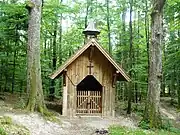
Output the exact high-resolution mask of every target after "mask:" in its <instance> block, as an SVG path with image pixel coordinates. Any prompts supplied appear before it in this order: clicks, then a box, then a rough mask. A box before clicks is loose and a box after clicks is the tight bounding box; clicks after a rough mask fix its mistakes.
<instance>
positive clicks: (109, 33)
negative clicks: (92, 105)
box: [106, 0, 112, 54]
mask: <svg viewBox="0 0 180 135" xmlns="http://www.w3.org/2000/svg"><path fill="white" fill-rule="evenodd" d="M106 10H107V16H106V19H107V30H108V46H109V54H112V46H111V31H110V22H109V17H110V16H109V0H106Z"/></svg>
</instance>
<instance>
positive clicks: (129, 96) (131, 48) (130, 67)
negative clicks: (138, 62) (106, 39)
mask: <svg viewBox="0 0 180 135" xmlns="http://www.w3.org/2000/svg"><path fill="white" fill-rule="evenodd" d="M129 2H130V21H129V36H130V38H129V45H130V46H129V69H130V72H129V75H130V77H132V64H133V63H132V61H133V35H132V34H133V33H132V5H133V0H130V1H129ZM132 85H133V84H132V82H130V83H129V90H128V108H127V114H130V113H131V100H132Z"/></svg>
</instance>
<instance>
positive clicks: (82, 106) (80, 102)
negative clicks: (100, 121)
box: [76, 91, 102, 115]
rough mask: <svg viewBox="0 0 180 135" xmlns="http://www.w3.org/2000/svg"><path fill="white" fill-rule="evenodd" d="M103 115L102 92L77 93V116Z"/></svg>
mask: <svg viewBox="0 0 180 135" xmlns="http://www.w3.org/2000/svg"><path fill="white" fill-rule="evenodd" d="M101 113H102V92H101V91H77V106H76V114H82V115H83V114H85V115H96V114H97V115H98V114H101Z"/></svg>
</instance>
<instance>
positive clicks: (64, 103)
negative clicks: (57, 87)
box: [62, 72, 68, 116]
mask: <svg viewBox="0 0 180 135" xmlns="http://www.w3.org/2000/svg"><path fill="white" fill-rule="evenodd" d="M63 80H64V82H67V77H66V72H64V73H63ZM67 86H68V85H67V84H66V85H63V107H62V108H63V110H62V115H63V116H67Z"/></svg>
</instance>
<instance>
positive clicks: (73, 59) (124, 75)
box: [50, 38, 131, 81]
mask: <svg viewBox="0 0 180 135" xmlns="http://www.w3.org/2000/svg"><path fill="white" fill-rule="evenodd" d="M90 46H95V47H96V48H97V49H98V50H99V51H100V52H101V53H102V54H103V55H104V56H105V57H106V59H107V60H108V61H109V62H110V63H111V64H112V65H113V66H114V67H115V69H116V70H117V73H120V74H121V75H122V76H123V77H124V78H125V80H126V81H130V80H131V79H130V78H129V76H128V75H127V74H126V73H125V71H124V70H123V69H122V68H121V67H120V66H119V65H118V64H117V63H116V62H115V61H114V60H113V58H111V56H110V55H109V54H108V53H107V52H106V51H105V50H104V49H103V48H102V46H101V45H99V43H98V42H97V41H96V40H95V39H94V38H92V39H90V40H89V42H87V43H86V44H85V45H84V46H83V47H82V48H81V49H79V50H78V51H77V53H75V54H74V55H73V56H72V57H70V58H69V59H68V60H67V61H66V62H65V63H64V64H63V65H61V66H60V67H59V68H58V69H57V70H56V71H55V72H54V73H53V74H51V75H50V78H51V79H55V78H56V77H58V76H59V75H61V74H62V72H63V71H64V70H65V69H66V68H67V67H68V66H69V65H70V64H71V63H72V62H73V61H75V60H76V59H77V58H78V57H79V56H80V55H81V54H82V53H83V52H85V51H86V50H87V49H88V48H89V47H90Z"/></svg>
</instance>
